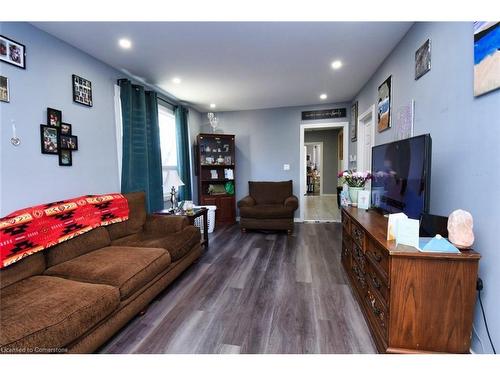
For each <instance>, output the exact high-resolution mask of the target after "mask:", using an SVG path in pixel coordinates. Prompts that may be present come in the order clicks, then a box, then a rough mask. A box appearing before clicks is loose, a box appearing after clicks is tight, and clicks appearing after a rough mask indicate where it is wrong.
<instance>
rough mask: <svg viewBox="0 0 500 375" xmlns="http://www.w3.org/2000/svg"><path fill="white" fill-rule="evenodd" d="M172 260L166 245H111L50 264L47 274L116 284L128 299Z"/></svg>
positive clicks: (124, 297)
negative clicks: (53, 264) (144, 246)
mask: <svg viewBox="0 0 500 375" xmlns="http://www.w3.org/2000/svg"><path fill="white" fill-rule="evenodd" d="M170 263H171V260H170V254H169V253H168V252H167V251H166V250H164V249H159V248H139V247H122V246H109V247H104V248H102V249H99V250H95V251H92V252H90V253H87V254H85V255H82V256H79V257H77V258H74V259H71V260H68V261H67V262H64V263H60V264H58V265H56V266H53V267H50V268H48V269H47V270H46V271H45V274H46V275H50V276H59V277H63V278H66V279H71V280H76V281H82V282H89V283H96V284H107V285H112V286H114V287H117V288H118V289H119V290H120V296H121V299H126V298H127V297H128V296H129V295H131V294H132V293H134V292H135V291H136V290H138V289H140V288H141V287H143V286H144V285H145V284H147V283H148V282H149V281H151V280H152V279H153V278H154V277H155V276H156V275H158V274H159V273H160V272H162V271H163V270H165V269H166V268H167V267H168V266H169V264H170Z"/></svg>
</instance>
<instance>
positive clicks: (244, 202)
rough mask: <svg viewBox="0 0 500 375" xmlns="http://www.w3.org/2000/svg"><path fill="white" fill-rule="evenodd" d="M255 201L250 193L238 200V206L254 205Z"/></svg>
mask: <svg viewBox="0 0 500 375" xmlns="http://www.w3.org/2000/svg"><path fill="white" fill-rule="evenodd" d="M255 204H256V202H255V199H253V198H252V197H251V196H250V195H247V196H246V197H245V198H243V199H242V200H240V201H238V208H241V207H251V206H255Z"/></svg>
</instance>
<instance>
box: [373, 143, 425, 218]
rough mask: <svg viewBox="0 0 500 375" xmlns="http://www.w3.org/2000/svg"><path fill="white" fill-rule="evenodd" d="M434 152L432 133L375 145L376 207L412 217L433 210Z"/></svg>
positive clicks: (374, 192)
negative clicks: (432, 164) (431, 194)
mask: <svg viewBox="0 0 500 375" xmlns="http://www.w3.org/2000/svg"><path fill="white" fill-rule="evenodd" d="M431 155H432V140H431V136H430V134H424V135H420V136H417V137H412V138H408V139H403V140H401V141H396V142H391V143H386V144H383V145H379V146H375V147H373V148H372V175H373V177H372V192H371V194H372V197H371V198H372V205H373V207H375V208H376V209H378V210H380V211H382V212H383V213H396V212H404V213H405V214H406V215H407V216H408V217H410V218H412V219H420V216H421V215H422V214H423V213H427V212H429V198H430V186H431Z"/></svg>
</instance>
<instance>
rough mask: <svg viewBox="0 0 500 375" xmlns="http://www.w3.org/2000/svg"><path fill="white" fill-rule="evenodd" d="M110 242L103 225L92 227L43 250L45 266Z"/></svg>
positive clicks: (104, 245)
mask: <svg viewBox="0 0 500 375" xmlns="http://www.w3.org/2000/svg"><path fill="white" fill-rule="evenodd" d="M110 244H111V240H110V238H109V234H108V231H107V230H106V229H105V228H104V227H99V228H95V229H92V230H91V231H90V232H87V233H84V234H81V235H79V236H77V237H75V238H72V239H70V240H67V241H65V242H62V243H60V244H59V245H56V246H54V247H51V248H49V249H47V250H45V259H46V261H47V267H52V266H55V265H56V264H59V263H62V262H66V261H68V260H70V259H73V258H76V257H79V256H80V255H83V254H87V253H89V252H91V251H93V250H97V249H100V248H102V247H106V246H109V245H110Z"/></svg>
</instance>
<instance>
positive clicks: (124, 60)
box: [34, 22, 412, 111]
mask: <svg viewBox="0 0 500 375" xmlns="http://www.w3.org/2000/svg"><path fill="white" fill-rule="evenodd" d="M34 25H35V26H36V27H38V28H40V29H42V30H44V31H46V32H48V33H50V34H52V35H54V36H56V37H58V38H60V39H62V40H64V41H66V42H68V43H69V44H72V45H74V46H76V47H77V48H79V49H81V50H83V51H85V52H87V53H89V54H90V55H92V56H94V57H96V58H97V59H99V60H101V61H104V62H105V63H107V64H109V65H111V66H113V67H115V68H116V69H118V70H122V71H124V72H125V71H126V72H128V73H129V74H132V75H134V76H136V77H140V78H141V79H143V80H144V81H145V82H147V83H149V84H152V85H154V86H156V87H158V88H160V89H161V90H163V91H165V92H167V93H170V94H171V95H172V96H173V97H174V98H177V99H179V100H181V101H185V102H187V103H189V104H191V105H193V106H194V107H195V108H197V109H199V110H202V111H206V110H210V108H209V104H210V103H216V104H217V108H216V109H215V111H231V110H243V109H257V108H272V107H283V106H298V105H313V104H319V103H322V102H323V101H321V100H320V99H319V95H320V94H321V93H326V94H327V95H328V99H327V100H326V101H325V102H328V103H335V102H344V101H349V100H351V99H352V98H353V97H354V95H356V93H357V92H358V91H359V90H360V89H361V88H362V85H363V84H364V83H365V82H366V81H367V80H368V78H370V76H371V75H372V74H373V73H374V72H375V70H376V69H377V67H378V66H379V65H380V64H381V63H382V61H383V60H384V58H385V57H386V56H387V55H388V54H389V53H390V51H391V50H392V49H393V48H394V47H395V45H396V44H397V43H398V41H399V40H401V38H402V37H403V36H404V34H405V33H406V32H407V31H408V29H409V28H410V27H411V25H412V23H411V22H362V23H357V22H280V23H278V22H247V23H243V22H242V23H236V22H226V23H216V22H200V23H193V22H36V23H34ZM124 37H125V38H128V39H130V40H131V41H132V43H133V46H132V48H131V49H130V50H123V49H121V48H120V47H119V46H118V43H117V42H118V39H120V38H124ZM336 59H340V60H341V61H342V62H343V67H342V68H341V69H339V70H333V69H331V67H330V64H331V62H332V61H333V60H336ZM173 77H180V78H181V79H182V82H181V83H180V84H174V83H173V82H172V78H173Z"/></svg>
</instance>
